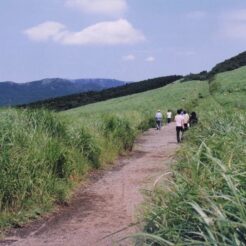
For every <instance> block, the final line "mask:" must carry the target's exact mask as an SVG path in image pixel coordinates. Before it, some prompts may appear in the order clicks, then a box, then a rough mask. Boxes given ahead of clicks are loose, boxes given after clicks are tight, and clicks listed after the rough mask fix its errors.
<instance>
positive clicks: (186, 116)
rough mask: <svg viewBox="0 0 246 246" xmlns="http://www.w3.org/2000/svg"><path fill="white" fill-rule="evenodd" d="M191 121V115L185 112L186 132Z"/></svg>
mask: <svg viewBox="0 0 246 246" xmlns="http://www.w3.org/2000/svg"><path fill="white" fill-rule="evenodd" d="M189 119H190V116H189V114H188V113H187V112H186V111H184V131H187V130H188V127H189V126H188V124H189Z"/></svg>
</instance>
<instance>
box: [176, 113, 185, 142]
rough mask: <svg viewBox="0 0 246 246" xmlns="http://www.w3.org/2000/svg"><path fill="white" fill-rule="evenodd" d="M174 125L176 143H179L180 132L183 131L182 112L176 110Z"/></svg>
mask: <svg viewBox="0 0 246 246" xmlns="http://www.w3.org/2000/svg"><path fill="white" fill-rule="evenodd" d="M175 123H176V133H177V142H178V143H180V142H181V139H182V136H181V134H182V131H183V129H184V116H183V115H182V110H181V109H179V110H177V115H176V116H175Z"/></svg>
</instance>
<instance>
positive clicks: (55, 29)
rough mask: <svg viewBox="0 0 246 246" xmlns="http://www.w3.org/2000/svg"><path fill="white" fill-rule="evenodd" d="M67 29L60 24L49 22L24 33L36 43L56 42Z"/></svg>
mask: <svg viewBox="0 0 246 246" xmlns="http://www.w3.org/2000/svg"><path fill="white" fill-rule="evenodd" d="M65 29H66V27H65V26H64V25H62V24H61V23H59V22H53V21H47V22H44V23H42V24H39V25H37V26H35V27H32V28H29V29H27V30H25V31H24V33H25V34H26V35H27V36H28V37H29V38H30V39H31V40H34V41H48V40H49V39H53V40H56V39H57V38H59V36H60V35H61V34H63V32H64V30H65Z"/></svg>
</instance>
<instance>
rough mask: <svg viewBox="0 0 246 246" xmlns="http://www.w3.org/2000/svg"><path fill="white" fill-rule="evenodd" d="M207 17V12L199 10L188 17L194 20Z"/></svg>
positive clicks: (187, 15) (190, 13) (188, 14)
mask: <svg viewBox="0 0 246 246" xmlns="http://www.w3.org/2000/svg"><path fill="white" fill-rule="evenodd" d="M206 15H207V13H206V12H204V11H200V10H197V11H192V12H189V13H187V14H186V17H187V18H189V19H192V20H201V19H203V18H204V17H206Z"/></svg>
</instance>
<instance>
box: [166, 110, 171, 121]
mask: <svg viewBox="0 0 246 246" xmlns="http://www.w3.org/2000/svg"><path fill="white" fill-rule="evenodd" d="M171 121H172V112H171V110H170V109H168V111H167V123H168V124H169V123H170V122H171Z"/></svg>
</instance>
